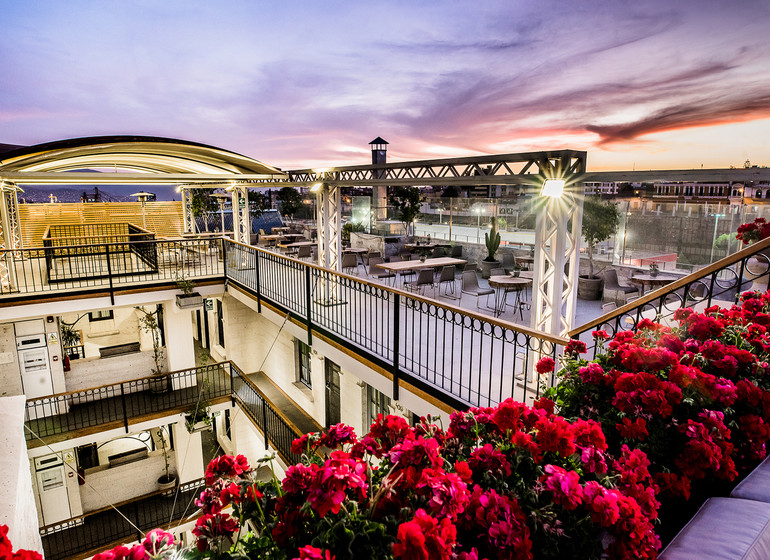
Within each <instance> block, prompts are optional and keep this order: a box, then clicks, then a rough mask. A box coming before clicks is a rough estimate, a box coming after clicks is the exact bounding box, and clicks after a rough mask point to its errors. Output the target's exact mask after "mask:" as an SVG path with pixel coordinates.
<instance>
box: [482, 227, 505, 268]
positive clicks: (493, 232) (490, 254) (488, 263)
mask: <svg viewBox="0 0 770 560" xmlns="http://www.w3.org/2000/svg"><path fill="white" fill-rule="evenodd" d="M484 243H485V244H486V246H487V258H485V259H484V260H483V261H481V277H482V278H489V276H490V275H491V273H492V269H493V268H500V266H501V264H500V261H498V260H497V259H496V258H495V253H497V250H498V249H499V248H500V232H499V231H497V219H496V218H492V229H490V230H489V232H488V233H485V234H484Z"/></svg>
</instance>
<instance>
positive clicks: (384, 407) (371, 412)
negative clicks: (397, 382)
mask: <svg viewBox="0 0 770 560" xmlns="http://www.w3.org/2000/svg"><path fill="white" fill-rule="evenodd" d="M366 403H367V404H366V426H365V427H368V426H371V425H372V422H374V421H375V420H376V419H377V415H378V414H382V415H383V416H387V415H388V414H390V397H388V396H386V395H383V394H382V393H380V392H379V391H378V390H377V389H375V388H374V387H371V386H369V385H367V386H366Z"/></svg>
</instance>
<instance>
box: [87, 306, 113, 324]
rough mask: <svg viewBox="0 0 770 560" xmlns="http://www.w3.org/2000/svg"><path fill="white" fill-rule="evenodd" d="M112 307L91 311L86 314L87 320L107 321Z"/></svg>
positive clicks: (110, 317)
mask: <svg viewBox="0 0 770 560" xmlns="http://www.w3.org/2000/svg"><path fill="white" fill-rule="evenodd" d="M112 318H113V316H112V309H102V310H101V311H92V312H91V313H89V314H88V320H89V321H92V322H93V321H107V320H109V319H112Z"/></svg>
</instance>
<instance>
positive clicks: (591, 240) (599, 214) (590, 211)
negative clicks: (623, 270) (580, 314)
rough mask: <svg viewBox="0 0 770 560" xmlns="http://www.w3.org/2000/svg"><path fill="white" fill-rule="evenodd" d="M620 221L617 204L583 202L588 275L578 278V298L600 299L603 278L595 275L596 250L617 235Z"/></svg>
mask: <svg viewBox="0 0 770 560" xmlns="http://www.w3.org/2000/svg"><path fill="white" fill-rule="evenodd" d="M618 219H620V210H618V207H617V204H615V203H614V202H611V201H602V200H601V199H600V198H599V197H596V196H591V197H586V199H585V200H584V202H583V226H582V232H583V239H585V241H586V252H587V253H588V275H580V276H579V277H578V298H580V299H586V300H596V299H599V295H600V293H601V287H602V277H601V276H599V275H596V274H594V249H595V248H596V245H597V244H598V243H601V242H602V241H606V240H607V239H609V238H610V236H611V235H613V234H614V233H615V228H616V227H617V225H618Z"/></svg>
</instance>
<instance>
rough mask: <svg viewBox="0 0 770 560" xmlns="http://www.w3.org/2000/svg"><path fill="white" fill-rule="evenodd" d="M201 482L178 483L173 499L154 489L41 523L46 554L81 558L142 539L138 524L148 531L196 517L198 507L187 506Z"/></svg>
mask: <svg viewBox="0 0 770 560" xmlns="http://www.w3.org/2000/svg"><path fill="white" fill-rule="evenodd" d="M204 486H205V481H204V480H203V479H199V480H194V481H191V482H188V483H185V484H182V485H180V486H179V489H178V495H177V496H176V497H175V498H176V499H173V498H169V497H168V496H164V495H163V493H162V492H154V493H152V494H147V495H145V496H140V497H138V498H135V499H133V500H131V501H128V502H123V503H120V504H117V505H116V506H115V508H111V507H110V508H104V509H101V510H98V511H94V512H89V513H87V514H86V515H81V516H79V517H74V518H72V519H68V520H66V521H63V522H61V523H56V524H54V525H47V526H45V527H41V529H40V536H41V539H42V541H43V552H44V554H45V558H46V560H63V559H64V558H70V557H81V558H82V557H84V556H85V554H86V553H88V552H97V551H101V550H104V549H105V548H108V547H109V546H113V545H117V544H120V543H128V542H132V541H134V540H141V539H142V538H143V535H142V533H141V532H139V531H137V528H138V529H139V530H141V531H142V532H147V531H149V530H151V529H154V528H156V527H167V526H168V525H169V524H170V523H174V522H179V521H180V520H182V519H183V518H185V516H190V517H191V518H195V517H197V516H198V511H197V508H196V507H195V506H192V507H190V504H191V502H192V500H193V498H195V497H197V496H198V494H200V492H201V490H202V488H203V487H204ZM116 509H117V510H119V512H118V511H115V510H116Z"/></svg>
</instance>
